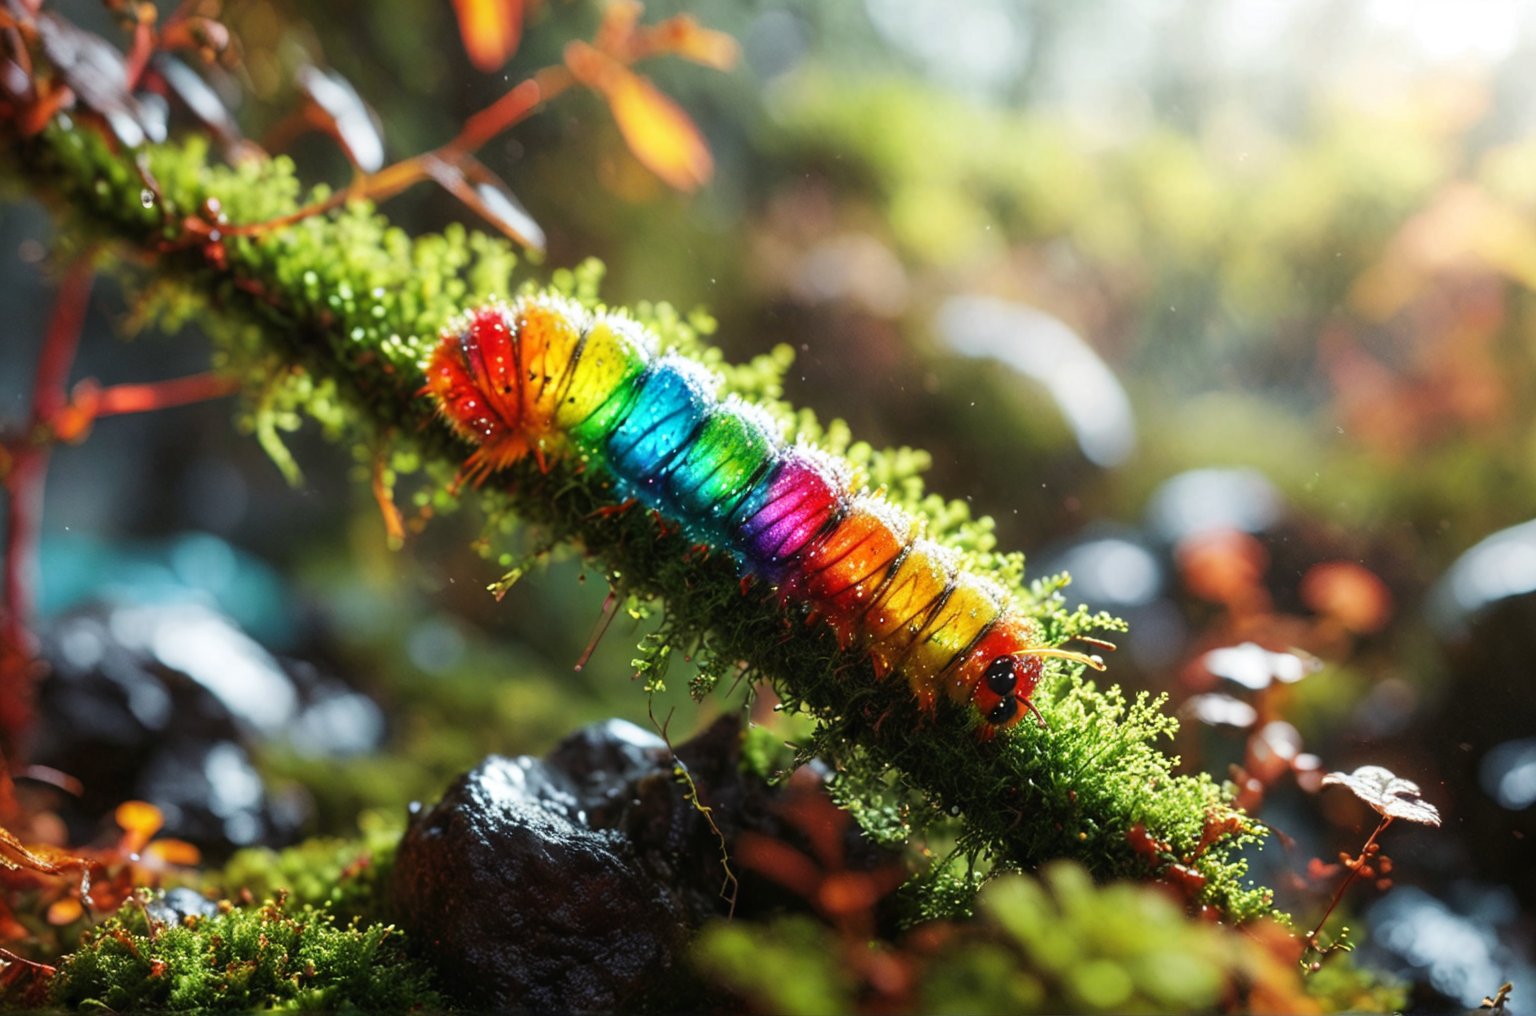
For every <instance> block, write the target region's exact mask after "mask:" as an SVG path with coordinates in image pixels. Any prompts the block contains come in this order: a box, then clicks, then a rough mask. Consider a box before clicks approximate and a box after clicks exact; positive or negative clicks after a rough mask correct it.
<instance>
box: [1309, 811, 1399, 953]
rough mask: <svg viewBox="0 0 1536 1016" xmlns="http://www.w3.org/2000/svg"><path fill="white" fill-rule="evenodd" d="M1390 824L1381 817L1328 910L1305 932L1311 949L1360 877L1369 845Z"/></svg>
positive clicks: (1387, 819) (1388, 816)
mask: <svg viewBox="0 0 1536 1016" xmlns="http://www.w3.org/2000/svg"><path fill="white" fill-rule="evenodd" d="M1391 824H1392V816H1391V815H1383V816H1381V824H1380V825H1378V826H1377V827H1376V831H1375V832H1373V833H1371V837H1370V839H1368V840H1366V841H1365V846H1363V847H1361V848H1360V853H1359V854H1358V855H1357V856H1356V857H1355V863H1354V864H1352V865H1350V868H1349V874H1348V875H1346V876H1345V877H1344V881H1342V882H1340V883H1339V887H1338V888H1337V889H1336V890H1334V893H1333V899H1332V900H1330V901H1329V903H1328V909H1327V910H1325V911H1323V916H1322V917H1321V918H1320V919H1319V920H1318V922H1317V926H1316V927H1315V928H1313V929H1312V930H1311V931H1309V932H1307V937H1306V938H1305V939H1304V940H1303V941H1305V942H1306V944H1307V945H1308V946H1310V947H1312V948H1313V949H1316V948H1317V936H1318V935H1320V934H1322V931H1323V925H1325V924H1327V923H1328V918H1329V917H1331V916H1332V915H1333V911H1334V908H1335V907H1337V906H1338V905H1339V901H1340V900H1342V899H1343V898H1344V890H1346V889H1348V888H1349V887H1350V886H1351V885H1352V884H1354V881H1355V879H1357V878H1359V877H1360V869H1361V868H1363V867H1365V862H1366V854H1367V853H1369V852H1370V849H1371V844H1373V843H1375V842H1376V840H1377V838H1378V837H1380V836H1381V834H1382V833H1384V832H1386V830H1387V826H1389V825H1391Z"/></svg>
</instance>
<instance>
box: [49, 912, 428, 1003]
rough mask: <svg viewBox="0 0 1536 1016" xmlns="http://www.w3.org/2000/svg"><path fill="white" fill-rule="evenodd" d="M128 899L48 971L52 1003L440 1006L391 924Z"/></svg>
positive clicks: (424, 974)
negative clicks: (206, 910)
mask: <svg viewBox="0 0 1536 1016" xmlns="http://www.w3.org/2000/svg"><path fill="white" fill-rule="evenodd" d="M145 902H146V901H145V899H144V898H140V899H138V900H135V901H130V902H129V903H128V904H127V905H125V906H124V907H122V908H121V909H120V910H119V911H118V913H117V914H116V915H115V916H114V917H112V918H110V919H109V920H107V921H106V922H104V923H103V924H101V925H100V926H98V927H96V928H94V929H92V930H91V931H89V932H88V933H87V934H86V936H85V938H84V940H83V941H82V943H81V946H80V948H79V949H78V950H76V951H75V952H74V953H72V954H70V955H69V956H68V957H66V958H65V960H64V962H63V964H62V965H61V966H60V968H59V972H58V975H57V976H56V977H55V978H54V980H53V984H52V988H51V992H52V993H51V996H50V999H51V1001H52V1002H53V1003H54V1004H56V1005H60V1006H65V1007H68V1008H71V1009H100V1010H107V1011H115V1012H150V1011H183V1012H185V1011H199V1012H203V1011H220V1010H222V1011H236V1012H238V1011H248V1010H251V1009H298V1010H313V1011H320V1010H324V1011H342V1012H379V1011H395V1012H398V1011H403V1010H408V1009H418V1008H424V1009H439V1008H441V1007H442V999H441V997H440V996H439V995H438V994H437V992H436V990H435V989H434V988H433V987H432V983H431V974H430V973H429V972H428V971H427V970H425V968H423V967H421V966H419V965H418V964H417V963H416V962H415V961H413V960H411V959H410V958H408V957H407V955H406V954H405V952H404V942H403V937H402V936H401V935H400V934H399V933H398V932H397V931H396V930H395V929H394V928H393V927H391V926H390V925H386V924H371V925H367V926H363V925H361V924H360V923H359V922H358V921H357V920H355V919H354V920H353V921H351V922H349V923H345V924H343V923H340V922H338V921H337V920H336V918H335V916H334V914H333V913H332V912H331V911H330V909H329V908H328V907H315V906H312V905H309V904H304V905H302V906H298V905H293V904H290V903H288V902H287V901H286V900H285V899H284V898H283V897H282V896H279V897H278V899H276V900H269V901H267V902H265V903H263V904H261V905H259V906H258V905H249V906H233V905H230V904H228V903H224V904H221V905H220V909H219V912H218V913H216V914H213V915H210V916H206V917H200V916H188V917H186V918H184V919H183V920H182V921H181V923H179V924H172V923H168V922H166V923H163V922H160V921H157V920H156V919H155V918H154V917H152V916H151V915H150V912H149V911H148V910H147V909H146V906H145Z"/></svg>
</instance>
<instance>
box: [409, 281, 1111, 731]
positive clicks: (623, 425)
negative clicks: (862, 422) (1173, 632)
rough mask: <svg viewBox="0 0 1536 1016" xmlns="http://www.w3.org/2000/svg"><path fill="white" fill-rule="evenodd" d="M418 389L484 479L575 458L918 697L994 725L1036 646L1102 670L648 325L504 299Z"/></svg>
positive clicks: (434, 362) (1030, 674) (460, 324)
mask: <svg viewBox="0 0 1536 1016" xmlns="http://www.w3.org/2000/svg"><path fill="white" fill-rule="evenodd" d="M425 373H426V384H425V386H424V387H423V389H422V391H423V392H424V393H426V394H428V395H430V396H431V398H432V399H433V401H434V403H435V404H436V406H437V409H438V413H439V415H441V416H442V417H443V419H444V420H446V421H447V423H448V424H449V426H450V427H451V428H452V429H453V431H454V432H455V433H456V434H457V435H458V436H459V437H461V438H463V439H464V440H465V441H467V442H469V443H470V444H473V445H474V446H475V450H474V452H473V453H472V454H471V455H470V457H469V460H468V462H466V466H465V473H466V475H468V476H471V477H474V478H477V479H479V478H483V477H484V476H485V475H487V474H489V473H491V472H493V471H495V470H498V469H502V468H505V467H506V466H509V465H511V464H512V463H514V462H516V461H518V460H519V459H522V458H523V457H525V456H527V455H530V454H531V455H534V456H535V457H536V458H537V459H538V461H539V462H540V464H541V465H543V464H545V463H546V462H547V460H548V458H550V457H558V456H563V455H571V454H574V455H578V456H580V457H581V458H582V459H583V460H584V461H586V462H588V463H589V464H594V465H597V466H599V467H601V468H603V469H605V470H606V471H607V472H608V473H609V474H611V475H612V477H613V478H614V480H615V483H616V487H617V491H618V494H619V495H620V497H622V498H625V499H629V498H633V499H635V500H637V501H639V502H640V503H642V504H644V505H646V506H647V507H649V508H652V509H655V510H656V511H657V512H659V513H660V514H662V515H663V516H665V517H666V518H668V519H670V520H672V521H673V522H675V523H677V524H678V525H679V526H681V527H682V529H683V531H684V532H685V533H687V534H688V535H689V537H690V538H692V539H694V540H696V541H698V542H702V543H706V544H708V545H709V546H712V547H716V548H718V549H721V550H724V551H727V552H729V553H730V554H731V555H733V556H734V557H735V558H736V560H737V561H738V562H739V564H740V566H741V568H742V570H743V571H744V572H746V573H749V574H753V575H757V576H759V577H761V578H762V579H764V580H766V581H768V582H770V583H772V584H774V585H775V586H776V587H777V588H778V591H779V595H780V596H781V597H783V598H784V599H785V600H786V601H792V602H799V603H803V604H805V605H806V606H807V607H808V608H809V610H810V612H811V613H812V614H813V615H814V616H818V617H821V618H823V619H824V620H825V622H826V623H827V624H828V626H829V627H830V628H831V629H832V631H833V632H834V634H835V635H836V637H837V639H838V642H839V644H840V645H842V646H843V647H844V648H857V649H859V650H861V651H863V652H866V653H868V654H869V657H870V661H871V664H872V666H873V669H874V671H875V673H876V674H877V675H879V676H880V677H881V678H886V677H887V676H889V675H896V676H899V677H900V678H901V679H903V680H904V681H905V682H906V683H907V685H908V687H909V688H910V689H911V691H912V693H913V695H914V696H915V697H916V698H917V700H918V702H919V704H920V705H921V706H922V707H923V708H925V709H931V708H933V707H934V705H935V704H936V703H937V701H938V699H939V696H940V695H945V696H948V697H949V698H950V699H952V700H954V701H956V702H960V703H970V704H971V705H972V706H974V708H975V709H976V711H977V712H978V713H979V714H980V717H981V720H982V723H981V725H980V729H981V732H982V733H983V735H985V736H990V735H991V734H992V733H994V732H996V731H997V730H1000V729H1002V728H1005V727H1008V726H1010V725H1012V724H1013V723H1016V722H1018V721H1019V719H1020V718H1021V717H1022V716H1023V714H1024V713H1025V711H1027V710H1031V709H1033V706H1032V705H1031V702H1030V699H1031V696H1032V695H1033V693H1034V688H1035V685H1036V683H1037V682H1038V681H1039V679H1040V675H1041V672H1042V664H1041V657H1042V656H1060V657H1066V658H1069V659H1073V660H1077V661H1079V662H1083V663H1088V664H1090V665H1092V666H1094V667H1097V668H1099V669H1102V668H1103V664H1102V663H1101V662H1099V660H1098V659H1097V658H1096V657H1089V656H1085V655H1083V654H1080V653H1073V652H1069V651H1066V650H1061V649H1052V648H1048V647H1045V646H1043V645H1042V644H1041V639H1040V633H1039V631H1038V629H1037V628H1036V627H1035V625H1034V624H1033V623H1032V622H1031V621H1030V620H1029V619H1028V618H1025V617H1024V616H1022V615H1021V614H1019V613H1018V612H1017V610H1016V609H1015V608H1013V607H1012V606H1011V604H1010V602H1009V600H1008V597H1007V596H1006V594H1004V593H1003V591H1002V590H1001V589H1000V588H998V587H997V586H996V585H995V584H993V583H992V582H990V581H988V580H987V579H985V578H983V577H980V576H976V575H972V574H969V573H967V572H965V571H964V570H963V569H962V568H961V567H960V563H959V559H958V557H957V555H955V554H954V552H952V551H950V550H949V549H947V548H945V547H943V546H941V545H939V544H937V543H935V542H933V541H931V540H928V539H925V538H923V537H922V536H921V533H920V526H919V525H918V523H917V521H916V520H915V519H914V518H913V517H912V516H910V515H908V514H907V513H906V512H905V511H902V510H901V509H899V508H897V507H895V506H894V505H892V504H890V503H889V502H888V501H886V500H885V499H884V498H883V497H882V496H880V495H879V494H878V493H870V492H867V491H864V492H857V491H854V490H853V489H851V484H850V482H849V478H848V475H847V470H846V466H845V465H843V464H842V463H840V462H839V461H838V460H836V459H834V458H832V457H830V456H828V455H826V454H824V453H821V452H819V451H817V450H815V449H810V448H806V447H803V446H799V445H786V444H785V443H784V442H783V440H782V439H781V437H780V436H779V433H778V429H777V427H776V426H775V425H774V423H773V422H772V420H771V419H770V418H769V417H768V416H767V414H766V413H765V412H763V411H762V410H761V409H759V408H758V407H756V406H753V405H751V404H749V403H747V402H744V401H742V400H741V399H739V398H736V397H734V396H732V397H728V398H726V399H723V400H722V399H720V398H718V397H717V395H716V391H717V388H718V380H717V379H716V378H715V376H714V375H713V374H711V373H710V372H709V371H708V370H707V369H706V368H704V367H703V366H701V365H699V364H697V363H695V362H694V361H692V360H690V359H688V358H687V357H684V356H680V355H676V354H667V355H658V354H657V352H656V343H655V340H654V339H653V337H652V336H650V334H649V333H647V332H646V331H645V330H644V329H642V328H640V327H638V326H637V325H635V324H634V323H633V322H630V321H628V320H626V319H623V318H619V317H614V316H611V315H606V314H590V313H588V312H587V311H585V310H584V309H582V308H580V307H579V306H577V305H575V304H573V303H569V302H567V301H564V300H560V299H556V298H550V297H533V298H524V299H520V300H518V301H516V302H515V303H512V304H503V303H493V304H490V305H488V306H485V307H481V308H479V309H477V310H474V311H471V312H470V313H468V314H466V315H465V316H464V317H462V318H461V319H459V320H458V321H456V322H454V323H453V324H452V325H451V326H450V327H449V328H448V329H447V330H446V331H445V333H444V335H443V336H442V338H441V341H439V343H438V344H437V346H436V348H435V349H434V350H433V352H432V354H431V357H430V359H429V361H428V363H427V365H426V368H425Z"/></svg>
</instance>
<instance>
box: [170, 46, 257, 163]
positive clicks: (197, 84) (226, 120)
mask: <svg viewBox="0 0 1536 1016" xmlns="http://www.w3.org/2000/svg"><path fill="white" fill-rule="evenodd" d="M150 70H151V71H152V72H153V75H154V76H155V77H156V78H158V79H159V81H160V82H161V83H162V84H163V85H164V87H165V90H166V92H167V93H168V94H169V95H171V96H174V97H175V98H176V99H177V100H178V101H179V102H180V103H181V104H182V105H183V106H185V107H186V108H187V109H188V110H190V111H191V113H192V115H193V116H194V117H196V118H197V120H198V122H199V123H200V124H202V125H203V126H204V127H206V128H207V129H208V130H209V131H211V132H212V133H213V135H214V137H216V138H218V139H219V142H220V143H221V144H223V145H224V146H225V147H229V146H232V145H236V144H238V143H239V142H240V141H241V140H242V137H241V134H240V126H239V124H237V123H235V118H234V115H233V114H231V113H230V111H229V108H228V107H227V106H225V105H224V100H223V99H222V98H220V97H219V93H218V92H216V91H214V89H213V86H211V85H209V84H208V82H206V81H204V80H203V78H202V76H201V75H200V74H198V73H197V71H195V70H193V69H192V68H191V67H188V66H187V65H186V64H185V63H183V62H182V61H181V60H179V59H177V58H176V57H174V56H171V55H170V54H168V53H158V54H156V55H155V58H154V60H153V61H151V63H150Z"/></svg>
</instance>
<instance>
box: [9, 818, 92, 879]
mask: <svg viewBox="0 0 1536 1016" xmlns="http://www.w3.org/2000/svg"><path fill="white" fill-rule="evenodd" d="M84 866H85V861H84V860H83V859H81V858H78V857H71V856H70V855H68V854H64V853H61V852H58V851H55V850H53V849H52V848H50V847H39V848H36V849H35V850H31V849H28V848H27V847H25V846H23V845H22V842H21V841H20V840H19V839H17V838H16V834H15V833H12V832H11V831H10V830H9V829H5V828H3V827H0V868H10V869H11V870H12V871H36V872H40V873H41V874H44V875H57V874H59V873H60V872H63V871H65V870H66V869H69V868H83V867H84Z"/></svg>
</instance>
